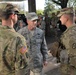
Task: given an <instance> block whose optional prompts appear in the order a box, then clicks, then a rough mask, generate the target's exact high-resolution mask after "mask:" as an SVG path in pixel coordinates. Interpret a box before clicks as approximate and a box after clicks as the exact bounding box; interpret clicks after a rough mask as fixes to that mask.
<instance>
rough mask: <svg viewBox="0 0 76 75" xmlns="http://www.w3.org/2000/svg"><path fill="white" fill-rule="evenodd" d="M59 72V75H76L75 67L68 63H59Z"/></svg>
mask: <svg viewBox="0 0 76 75" xmlns="http://www.w3.org/2000/svg"><path fill="white" fill-rule="evenodd" d="M60 72H61V75H76V68H75V67H74V66H71V65H69V64H61V67H60Z"/></svg>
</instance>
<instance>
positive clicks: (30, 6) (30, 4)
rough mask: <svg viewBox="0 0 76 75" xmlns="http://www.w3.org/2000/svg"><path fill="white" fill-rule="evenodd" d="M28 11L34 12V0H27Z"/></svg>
mask: <svg viewBox="0 0 76 75" xmlns="http://www.w3.org/2000/svg"><path fill="white" fill-rule="evenodd" d="M28 10H29V12H36V0H28Z"/></svg>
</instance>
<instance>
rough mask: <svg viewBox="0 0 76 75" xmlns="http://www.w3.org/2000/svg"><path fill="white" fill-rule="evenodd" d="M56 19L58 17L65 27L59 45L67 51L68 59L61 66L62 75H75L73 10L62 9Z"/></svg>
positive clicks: (75, 38)
mask: <svg viewBox="0 0 76 75" xmlns="http://www.w3.org/2000/svg"><path fill="white" fill-rule="evenodd" d="M58 17H60V20H61V23H62V24H63V25H65V26H66V27H67V29H66V31H65V32H64V33H63V34H62V36H61V43H62V44H63V45H64V47H65V49H66V50H67V53H68V57H69V58H68V59H69V60H68V63H67V64H66V63H65V64H66V65H65V66H64V65H63V67H64V68H63V69H64V74H63V75H76V25H75V23H73V18H74V13H73V8H72V7H71V8H64V9H62V10H61V12H60V14H59V15H58ZM63 69H62V71H63Z"/></svg>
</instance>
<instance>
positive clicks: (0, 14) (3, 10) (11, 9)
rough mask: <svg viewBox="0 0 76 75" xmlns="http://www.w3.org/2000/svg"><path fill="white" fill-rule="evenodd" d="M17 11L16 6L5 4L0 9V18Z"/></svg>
mask: <svg viewBox="0 0 76 75" xmlns="http://www.w3.org/2000/svg"><path fill="white" fill-rule="evenodd" d="M13 13H15V14H17V13H19V10H18V8H17V7H16V6H15V5H12V4H6V6H5V7H4V8H1V9H0V19H2V18H5V17H6V16H7V15H10V14H13Z"/></svg>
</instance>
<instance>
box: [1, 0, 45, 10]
mask: <svg viewBox="0 0 76 75" xmlns="http://www.w3.org/2000/svg"><path fill="white" fill-rule="evenodd" d="M2 2H6V1H2ZM2 2H0V3H2ZM9 2H11V1H9ZM12 3H16V4H17V3H18V4H19V5H20V6H21V7H22V8H23V9H24V10H25V11H28V0H26V1H20V2H16V1H15V2H12ZM44 4H45V0H36V9H37V10H38V9H41V10H44Z"/></svg>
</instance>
